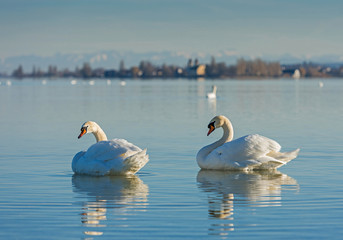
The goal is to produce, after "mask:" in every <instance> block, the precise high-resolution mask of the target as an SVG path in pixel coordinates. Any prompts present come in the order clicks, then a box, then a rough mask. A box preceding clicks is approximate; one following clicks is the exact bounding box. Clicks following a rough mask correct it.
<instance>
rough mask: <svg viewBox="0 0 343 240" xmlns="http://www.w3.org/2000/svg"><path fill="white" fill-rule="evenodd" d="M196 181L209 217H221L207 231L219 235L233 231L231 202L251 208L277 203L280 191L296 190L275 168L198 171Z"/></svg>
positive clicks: (295, 182) (287, 177) (232, 207)
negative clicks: (220, 220) (205, 195)
mask: <svg viewBox="0 0 343 240" xmlns="http://www.w3.org/2000/svg"><path fill="white" fill-rule="evenodd" d="M197 182H198V187H199V188H200V189H201V190H202V191H203V192H205V193H207V198H208V214H209V218H211V219H223V220H225V221H224V223H218V222H216V223H215V224H212V225H211V227H210V228H209V234H210V235H221V236H222V237H224V236H226V235H228V234H229V232H230V231H234V208H235V205H236V207H242V206H249V207H252V208H254V207H255V208H256V207H271V206H281V203H282V199H281V190H293V191H298V190H299V185H298V183H297V181H296V180H295V179H293V178H291V177H289V176H287V175H286V174H283V173H281V172H279V171H272V172H271V171H252V172H238V171H233V172H232V171H231V172H228V171H215V170H200V171H199V173H198V175H197Z"/></svg>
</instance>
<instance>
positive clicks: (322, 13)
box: [0, 0, 343, 58]
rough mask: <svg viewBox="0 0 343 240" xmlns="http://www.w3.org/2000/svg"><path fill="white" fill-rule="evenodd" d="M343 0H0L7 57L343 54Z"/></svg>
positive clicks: (0, 44) (1, 42)
mask: <svg viewBox="0 0 343 240" xmlns="http://www.w3.org/2000/svg"><path fill="white" fill-rule="evenodd" d="M342 29H343V1H341V0H325V1H324V0H320V1H319V0H283V1H281V0H260V1H259V0H211V1H208V0H112V1H111V0H0V58H5V57H8V56H16V55H27V54H36V55H40V56H50V55H54V54H56V53H90V52H94V51H99V50H119V51H134V52H148V51H163V50H171V51H183V52H188V53H194V52H205V53H215V52H218V51H224V50H225V51H233V52H238V53H240V54H248V55H257V56H258V55H260V54H271V55H274V54H275V55H279V54H284V53H290V54H294V55H319V54H342V55H343V30H342Z"/></svg>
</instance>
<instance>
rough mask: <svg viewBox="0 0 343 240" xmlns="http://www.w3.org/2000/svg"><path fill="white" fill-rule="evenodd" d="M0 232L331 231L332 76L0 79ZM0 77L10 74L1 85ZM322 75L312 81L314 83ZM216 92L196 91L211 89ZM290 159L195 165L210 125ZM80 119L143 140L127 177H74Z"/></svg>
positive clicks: (336, 234) (341, 97) (335, 101)
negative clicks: (211, 95)
mask: <svg viewBox="0 0 343 240" xmlns="http://www.w3.org/2000/svg"><path fill="white" fill-rule="evenodd" d="M0 82H1V84H0V114H1V118H0V127H1V140H0V152H1V154H0V164H1V167H0V194H1V196H0V211H1V214H0V222H1V224H0V229H1V231H0V238H1V239H75V238H76V239H289V238H298V239H340V238H341V236H342V234H343V228H342V227H341V223H342V220H343V217H342V216H343V202H342V198H343V186H342V180H343V178H342V169H343V163H342V161H343V159H342V157H343V150H342V149H343V147H342V143H343V137H342V136H343V126H342V123H341V121H342V119H343V94H342V92H343V81H342V80H340V79H333V80H327V79H312V80H302V79H300V80H296V81H294V80H286V79H282V80H256V81H243V80H240V81H235V80H228V81H220V80H218V81H195V80H194V81H186V80H154V81H138V80H130V79H129V80H126V81H125V84H122V83H121V82H120V81H119V80H111V81H108V80H97V79H92V80H91V81H83V80H75V79H69V80H64V79H44V80H32V79H29V80H7V79H0ZM9 82H10V84H9ZM320 82H323V84H322V86H321V85H320V84H319V83H320ZM213 84H216V85H217V87H218V91H217V99H214V100H208V99H206V93H207V92H209V91H210V90H211V86H212V85H213ZM216 114H223V115H226V116H228V117H229V118H230V119H231V120H232V122H233V127H234V129H235V137H240V136H243V135H246V134H249V133H259V134H262V135H264V136H267V137H270V138H272V139H275V140H277V141H278V142H279V143H280V144H281V145H282V146H283V150H285V151H289V150H293V149H295V148H298V147H300V148H301V152H300V154H299V157H298V158H297V159H295V160H293V161H292V162H290V163H289V164H287V165H286V166H283V167H282V168H280V169H279V172H274V173H268V172H255V173H242V172H220V171H219V172H218V171H200V169H199V168H198V166H197V164H196V161H195V156H196V153H197V151H198V150H199V149H200V148H201V147H203V146H204V145H206V144H209V143H211V142H213V141H215V140H216V139H218V138H219V137H220V136H221V132H220V131H216V132H214V133H213V135H211V136H209V137H206V132H207V124H208V121H209V120H210V119H211V118H212V117H213V116H214V115H216ZM86 120H94V121H96V122H98V123H99V124H100V125H101V126H102V128H103V129H104V130H105V132H106V134H107V136H108V137H109V138H115V137H119V138H125V139H127V140H129V141H130V142H132V143H134V144H135V145H137V146H139V147H141V148H148V153H149V155H150V162H149V163H148V164H147V165H146V166H145V167H144V168H143V169H142V170H141V171H140V172H139V173H138V174H137V176H132V177H129V178H124V177H101V178H94V177H88V176H74V175H73V173H72V171H71V166H70V164H71V160H72V158H73V156H74V154H76V153H77V152H78V151H80V150H83V149H87V148H88V147H89V146H90V145H91V144H92V143H94V142H95V139H94V138H93V136H88V135H87V136H85V137H83V138H82V139H80V140H78V139H77V136H78V134H79V129H80V126H81V124H82V123H83V122H85V121H86Z"/></svg>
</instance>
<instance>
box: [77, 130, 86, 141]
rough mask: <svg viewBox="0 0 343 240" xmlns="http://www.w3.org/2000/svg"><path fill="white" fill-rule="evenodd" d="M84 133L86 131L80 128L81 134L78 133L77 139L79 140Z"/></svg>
mask: <svg viewBox="0 0 343 240" xmlns="http://www.w3.org/2000/svg"><path fill="white" fill-rule="evenodd" d="M86 133H87V130H86V129H85V128H81V133H80V135H79V136H78V137H77V138H78V139H80V138H81V137H82V136H83V135H85V134H86Z"/></svg>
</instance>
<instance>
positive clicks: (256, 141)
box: [207, 134, 281, 168]
mask: <svg viewBox="0 0 343 240" xmlns="http://www.w3.org/2000/svg"><path fill="white" fill-rule="evenodd" d="M280 149H281V146H280V145H279V144H278V143H277V142H275V141H274V140H272V139H269V138H266V137H264V136H261V135H258V134H254V135H247V136H244V137H241V138H238V139H236V140H234V141H231V142H227V143H225V144H223V145H222V146H220V147H218V148H216V149H214V150H213V151H212V152H211V153H210V154H209V155H208V157H207V158H208V160H209V162H211V165H212V164H214V165H217V166H218V168H245V167H247V166H252V165H260V164H261V163H264V162H267V161H271V160H274V159H273V158H272V157H269V156H267V154H268V153H270V152H278V151H280Z"/></svg>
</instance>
